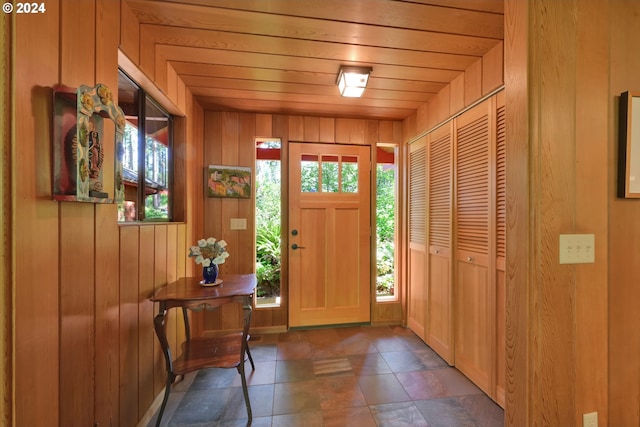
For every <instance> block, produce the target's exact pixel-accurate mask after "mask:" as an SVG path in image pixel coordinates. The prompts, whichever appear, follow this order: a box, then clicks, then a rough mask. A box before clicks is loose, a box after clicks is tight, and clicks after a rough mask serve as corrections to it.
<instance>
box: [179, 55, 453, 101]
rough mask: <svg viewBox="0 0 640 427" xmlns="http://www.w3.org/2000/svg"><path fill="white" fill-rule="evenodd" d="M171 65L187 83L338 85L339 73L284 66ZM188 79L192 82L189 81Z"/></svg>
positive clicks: (435, 85)
mask: <svg viewBox="0 0 640 427" xmlns="http://www.w3.org/2000/svg"><path fill="white" fill-rule="evenodd" d="M171 66H173V68H174V69H175V70H176V72H177V73H178V74H179V75H180V77H181V78H182V79H183V81H184V82H185V84H187V86H192V85H193V86H207V83H204V84H202V83H203V82H205V81H206V80H200V79H198V77H203V78H226V79H239V80H254V79H258V80H265V81H270V82H282V83H300V84H316V85H333V86H334V87H335V82H336V74H335V73H331V74H326V73H317V72H302V71H287V72H286V73H285V74H284V75H283V73H282V71H281V70H272V69H266V68H260V69H256V68H249V67H235V66H228V65H218V64H203V63H194V62H175V61H172V62H171ZM187 81H189V82H191V83H187ZM445 86H446V83H443V82H428V81H419V80H397V79H389V78H385V79H372V80H371V81H370V82H369V84H368V86H367V87H368V88H370V89H384V90H390V91H401V92H418V93H420V92H424V93H431V94H436V93H438V92H439V91H440V90H442V88H444V87H445Z"/></svg>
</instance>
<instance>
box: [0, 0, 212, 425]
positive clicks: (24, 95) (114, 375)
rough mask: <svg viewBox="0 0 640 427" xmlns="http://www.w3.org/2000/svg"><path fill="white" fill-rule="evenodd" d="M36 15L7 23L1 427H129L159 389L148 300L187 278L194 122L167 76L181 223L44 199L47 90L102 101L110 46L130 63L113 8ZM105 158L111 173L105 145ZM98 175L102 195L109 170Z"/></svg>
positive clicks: (122, 13)
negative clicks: (122, 216) (146, 220)
mask: <svg viewBox="0 0 640 427" xmlns="http://www.w3.org/2000/svg"><path fill="white" fill-rule="evenodd" d="M121 6H122V7H121ZM46 9H47V10H46V13H41V14H30V15H15V21H14V23H15V32H14V37H15V39H14V42H15V52H16V56H15V71H16V75H17V76H20V78H18V79H16V80H15V91H16V92H15V93H16V96H15V111H14V115H13V117H14V120H15V137H14V139H13V141H14V144H15V145H14V146H13V147H12V148H13V150H14V151H15V160H14V162H13V163H12V165H11V166H12V168H13V173H12V177H13V179H15V184H16V185H15V202H14V203H15V205H14V208H15V223H14V224H13V227H12V230H13V233H14V235H15V238H14V242H15V246H14V247H15V258H14V259H15V264H14V265H13V266H10V267H13V269H14V271H15V281H14V282H13V287H12V288H11V290H12V292H14V294H15V300H14V301H15V306H14V308H15V320H14V322H15V323H14V331H15V332H14V333H15V359H14V360H15V368H14V372H13V375H14V379H15V391H14V393H15V394H14V405H15V413H14V414H13V416H12V419H13V425H17V426H34V427H38V426H47V427H50V426H54V425H59V426H70V425H98V424H99V425H104V426H106V425H122V426H125V425H127V426H133V425H136V424H137V423H138V422H139V421H140V420H141V419H142V418H143V417H145V414H146V413H147V412H148V410H149V408H150V406H151V405H152V402H153V400H154V399H155V397H156V396H157V395H158V393H159V392H160V391H161V390H162V388H163V387H164V381H165V376H164V369H165V368H164V362H163V360H162V358H161V356H160V353H159V350H158V346H157V343H156V338H155V336H154V333H153V326H152V325H153V324H152V322H153V315H154V314H155V312H156V310H157V307H154V306H153V304H151V303H150V302H148V298H149V296H150V294H151V293H152V292H153V291H154V289H156V288H157V287H158V286H162V285H163V284H165V283H167V282H168V281H171V280H173V279H175V278H176V277H178V276H181V275H184V274H189V273H191V272H192V270H193V267H192V266H191V264H190V263H187V262H186V261H187V242H191V241H192V240H193V236H199V235H201V231H202V225H201V221H202V204H203V200H202V197H201V194H202V180H201V171H200V169H201V168H200V165H201V154H202V135H203V134H202V132H203V112H202V109H201V107H200V106H199V105H198V104H197V102H195V101H194V99H193V97H192V96H191V94H190V93H189V92H188V91H186V90H185V89H184V85H183V84H181V82H180V81H179V79H177V78H176V79H174V82H173V83H174V86H173V87H174V89H173V91H172V92H171V94H170V96H165V97H164V99H162V100H158V101H159V102H161V103H168V105H169V107H168V108H169V109H170V110H171V111H174V112H178V113H179V114H181V115H183V116H184V117H183V118H181V119H179V120H177V121H176V138H175V162H176V165H177V166H176V167H177V168H178V171H179V173H178V174H176V194H179V195H180V197H178V198H177V199H176V200H177V203H176V204H177V208H176V210H177V212H179V215H177V216H178V217H179V219H180V220H181V221H184V222H180V223H169V224H167V223H164V224H132V225H123V226H120V225H118V224H117V222H116V218H117V214H116V207H115V205H94V204H89V203H69V202H54V201H53V200H52V199H51V166H50V165H51V157H50V146H51V117H52V91H51V88H52V87H53V86H54V85H56V84H65V85H68V86H78V85H80V84H87V85H95V84H96V83H97V82H101V83H105V84H106V85H107V86H109V87H110V88H112V89H113V90H114V91H115V89H116V88H117V68H118V64H119V59H121V58H122V57H121V56H119V52H118V47H119V46H122V49H123V51H122V52H125V53H126V55H127V58H126V59H127V62H128V66H131V65H132V64H133V65H134V66H135V65H137V63H138V61H139V58H138V52H137V50H136V47H137V46H139V41H138V40H137V39H136V37H137V28H138V27H137V24H136V23H135V22H133V21H132V19H131V18H132V17H131V15H130V13H128V11H127V9H126V5H124V4H122V5H121V4H120V2H113V1H110V0H91V1H86V0H74V1H65V2H60V1H48V2H47V3H46ZM121 18H122V19H123V22H127V25H128V27H127V28H126V29H125V28H122V32H121V31H120V30H121V24H120V20H121ZM34 28H37V29H38V31H34ZM155 92H156V93H158V94H161V92H160V91H158V90H156V91H155ZM164 105H165V106H166V105H167V104H164ZM105 127H106V129H105V135H104V137H103V140H104V141H113V138H114V132H115V131H114V127H113V126H109V125H108V124H107V125H106V126H105ZM105 151H106V153H105V163H106V164H112V162H113V159H114V145H113V143H108V142H107V143H106V144H105ZM3 165H4V163H3ZM196 165H197V167H196ZM3 171H4V169H3ZM104 176H105V185H106V191H107V192H109V193H111V194H112V193H113V170H112V169H111V170H110V169H109V168H108V167H107V168H105V170H104ZM3 183H4V181H3ZM196 194H197V197H196V196H195V195H196ZM3 235H4V233H3ZM3 267H4V266H3ZM3 325H4V323H3ZM169 328H170V336H171V337H172V338H171V340H172V341H173V342H176V341H178V340H181V339H182V338H183V331H184V327H183V324H182V320H181V316H177V315H174V316H173V318H172V320H171V323H170V326H169ZM3 360H4V359H3ZM25 396H28V398H25Z"/></svg>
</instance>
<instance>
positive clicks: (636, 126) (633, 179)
mask: <svg viewBox="0 0 640 427" xmlns="http://www.w3.org/2000/svg"><path fill="white" fill-rule="evenodd" d="M619 131H620V133H619V146H618V197H622V198H631V199H637V198H640V92H624V93H622V94H620V128H619Z"/></svg>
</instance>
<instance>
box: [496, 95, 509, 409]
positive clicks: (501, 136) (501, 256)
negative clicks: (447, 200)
mask: <svg viewBox="0 0 640 427" xmlns="http://www.w3.org/2000/svg"><path fill="white" fill-rule="evenodd" d="M496 101H497V105H496V185H495V187H496V331H497V332H496V352H497V355H496V357H497V361H496V362H497V363H496V364H497V372H496V399H495V400H496V402H498V404H499V405H500V406H502V407H503V408H504V404H505V384H506V383H505V381H506V380H505V376H506V369H507V367H506V360H505V357H506V356H505V344H506V343H505V322H506V317H505V304H506V289H505V285H506V278H505V263H506V256H507V133H506V117H505V116H506V112H505V106H504V92H500V93H498V95H496Z"/></svg>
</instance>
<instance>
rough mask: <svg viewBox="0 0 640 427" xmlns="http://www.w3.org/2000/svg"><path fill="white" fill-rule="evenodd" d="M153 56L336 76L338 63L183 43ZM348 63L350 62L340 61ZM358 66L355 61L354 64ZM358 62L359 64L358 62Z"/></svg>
mask: <svg viewBox="0 0 640 427" xmlns="http://www.w3.org/2000/svg"><path fill="white" fill-rule="evenodd" d="M156 54H157V57H159V58H161V59H162V60H166V61H181V62H198V63H205V64H206V63H209V64H222V65H230V66H237V67H254V68H267V69H274V70H281V71H282V72H290V71H304V72H316V73H326V74H333V75H334V76H336V77H337V75H338V71H339V69H340V63H339V62H336V61H330V60H325V59H317V58H306V59H305V60H301V59H300V58H297V57H293V56H284V55H268V54H262V53H254V52H235V51H227V50H218V49H202V48H194V47H184V46H167V45H160V46H157V47H156ZM344 63H345V64H350V62H344ZM354 65H359V64H354ZM360 65H362V64H360ZM459 75H460V72H459V71H455V70H444V69H440V68H418V67H413V66H410V65H409V66H398V65H385V64H378V65H376V67H375V69H374V70H373V72H372V73H371V77H370V78H371V79H376V78H397V79H408V80H425V81H432V82H447V83H448V82H450V81H451V80H453V79H455V78H456V77H458V76H459Z"/></svg>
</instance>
